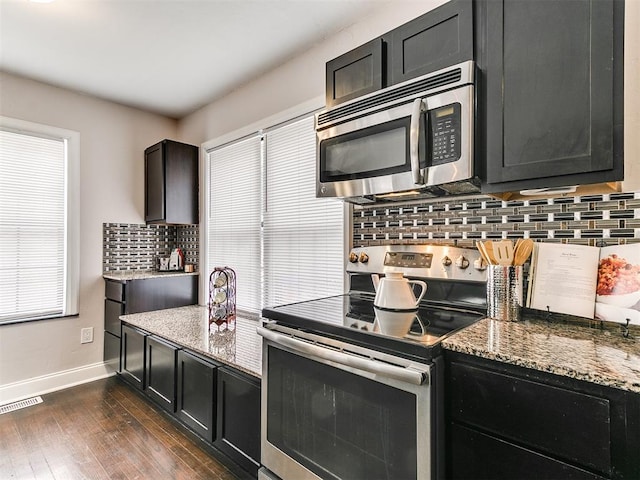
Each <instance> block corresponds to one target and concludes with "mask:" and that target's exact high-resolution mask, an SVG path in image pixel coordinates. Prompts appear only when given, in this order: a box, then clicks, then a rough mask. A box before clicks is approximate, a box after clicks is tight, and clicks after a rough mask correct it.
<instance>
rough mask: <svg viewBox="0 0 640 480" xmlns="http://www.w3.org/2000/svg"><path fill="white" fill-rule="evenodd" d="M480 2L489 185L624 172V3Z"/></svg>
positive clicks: (594, 179)
mask: <svg viewBox="0 0 640 480" xmlns="http://www.w3.org/2000/svg"><path fill="white" fill-rule="evenodd" d="M478 5H479V8H478V23H479V25H480V27H481V28H480V29H479V35H480V40H479V41H480V42H483V40H484V39H485V38H486V41H484V42H483V43H482V46H481V51H480V53H479V58H478V64H479V67H480V70H481V71H482V72H483V78H481V79H480V82H479V85H480V89H481V92H480V98H481V102H482V105H481V106H480V112H482V110H483V108H485V109H486V110H485V112H484V115H482V113H481V116H480V117H479V126H480V129H481V131H485V133H486V145H485V147H484V148H485V151H483V152H481V153H482V155H481V156H483V157H485V158H486V162H487V165H486V177H487V183H488V184H489V185H487V186H486V188H485V191H487V192H492V191H501V190H502V191H506V190H520V189H526V188H543V187H555V186H561V185H574V184H587V183H600V182H606V181H613V180H622V177H623V171H622V169H623V162H622V133H623V129H622V126H623V122H622V112H623V110H622V108H623V106H622V101H623V85H622V72H623V70H622V69H623V58H622V35H623V27H622V26H623V20H624V19H623V17H624V4H623V3H622V2H617V1H615V2H614V1H606V2H603V1H598V0H566V1H562V2H557V1H548V0H543V1H540V0H517V1H511V0H486V1H484V2H479V3H478ZM482 99H484V100H482ZM484 102H486V103H484ZM481 137H484V135H481ZM508 182H512V183H508ZM496 184H503V185H502V186H498V185H496ZM505 184H506V185H505ZM505 187H507V188H506V189H505Z"/></svg>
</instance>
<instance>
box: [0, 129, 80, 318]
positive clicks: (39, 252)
mask: <svg viewBox="0 0 640 480" xmlns="http://www.w3.org/2000/svg"><path fill="white" fill-rule="evenodd" d="M2 120H3V121H2V128H0V252H2V254H1V255H0V323H8V322H13V321H23V320H32V319H37V318H47V317H54V316H62V315H72V314H75V313H77V303H78V302H77V268H76V267H77V244H75V243H74V242H75V241H77V238H76V237H77V224H74V223H75V222H76V215H75V214H73V212H70V210H74V211H75V209H76V208H77V207H73V208H70V206H69V202H70V199H69V195H70V192H71V194H72V192H73V190H74V189H73V188H71V187H70V185H69V183H70V182H72V181H75V180H76V179H77V177H76V176H75V174H74V173H73V172H70V167H69V165H70V163H69V155H68V153H69V148H68V139H67V138H64V137H61V136H52V137H49V136H43V135H41V134H39V133H38V132H30V131H21V130H15V129H14V130H11V129H8V128H6V124H7V123H11V121H10V119H5V118H3V119H2ZM15 122H16V123H20V122H19V121H15ZM22 123H26V122H22ZM43 128H44V129H49V130H51V127H43ZM72 246H73V248H74V250H73V251H70V248H71V247H72Z"/></svg>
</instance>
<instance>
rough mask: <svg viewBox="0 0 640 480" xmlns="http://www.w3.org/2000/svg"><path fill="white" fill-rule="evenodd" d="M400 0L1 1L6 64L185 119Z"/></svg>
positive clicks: (0, 62)
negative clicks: (361, 19)
mask: <svg viewBox="0 0 640 480" xmlns="http://www.w3.org/2000/svg"><path fill="white" fill-rule="evenodd" d="M391 1H394V2H398V0H55V1H53V2H52V3H36V2H32V1H28V0H0V70H3V71H5V72H9V73H14V74H18V75H21V76H25V77H29V78H33V79H35V80H39V81H42V82H46V83H49V84H52V85H56V86H60V87H65V88H69V89H72V90H76V91H80V92H83V93H87V94H91V95H95V96H98V97H101V98H104V99H107V100H111V101H115V102H118V103H122V104H125V105H131V106H134V107H137V108H142V109H145V110H149V111H152V112H156V113H160V114H163V115H166V116H169V117H173V118H181V117H183V116H185V115H187V114H189V113H191V112H193V111H194V110H196V109H198V108H199V107H201V106H203V105H205V104H207V103H209V102H211V101H213V100H215V99H216V98H219V97H221V96H223V95H225V94H227V93H229V92H230V91H231V90H233V89H234V88H236V87H238V86H239V85H240V84H242V83H245V82H248V81H250V80H251V79H253V78H255V77H257V76H259V75H260V74H262V73H264V72H266V71H268V70H270V69H272V68H274V67H275V66H277V65H279V64H281V63H283V62H285V61H287V60H288V59H290V58H292V57H294V56H296V55H298V54H301V53H302V52H304V51H306V50H308V49H309V48H311V47H312V46H313V45H314V44H317V43H319V42H321V41H322V40H323V39H324V38H326V37H328V36H330V35H331V34H332V33H335V32H337V31H339V30H341V29H343V28H345V27H347V26H349V25H351V24H353V23H355V22H356V21H357V20H358V19H359V18H362V17H363V16H365V15H368V14H370V13H372V12H373V11H374V10H375V9H377V8H380V7H383V6H385V5H388V4H389V3H391Z"/></svg>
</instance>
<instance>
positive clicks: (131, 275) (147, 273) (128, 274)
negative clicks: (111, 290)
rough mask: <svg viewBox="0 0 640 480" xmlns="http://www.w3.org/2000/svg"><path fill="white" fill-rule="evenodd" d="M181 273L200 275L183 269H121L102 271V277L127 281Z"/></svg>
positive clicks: (181, 274) (173, 275)
mask: <svg viewBox="0 0 640 480" xmlns="http://www.w3.org/2000/svg"><path fill="white" fill-rule="evenodd" d="M183 275H200V272H190V273H186V272H184V271H169V272H159V271H157V270H122V271H118V272H104V273H103V274H102V278H106V279H107V280H115V281H117V282H127V281H129V280H144V279H146V278H162V277H175V276H183Z"/></svg>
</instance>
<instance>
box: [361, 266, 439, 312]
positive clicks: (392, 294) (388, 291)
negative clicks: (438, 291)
mask: <svg viewBox="0 0 640 480" xmlns="http://www.w3.org/2000/svg"><path fill="white" fill-rule="evenodd" d="M372 278H373V282H374V287H375V289H376V298H375V299H374V301H373V305H374V306H376V307H378V308H385V309H389V310H415V309H416V308H418V304H419V303H420V300H421V299H422V297H424V294H425V293H426V292H427V284H426V283H425V282H423V281H421V280H409V279H407V278H404V275H403V274H402V273H387V274H386V275H385V276H384V277H383V278H380V279H379V278H378V277H377V275H373V276H372ZM413 284H416V285H420V287H421V289H422V290H421V292H420V295H418V298H416V296H415V295H414V294H413V287H412V285H413Z"/></svg>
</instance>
